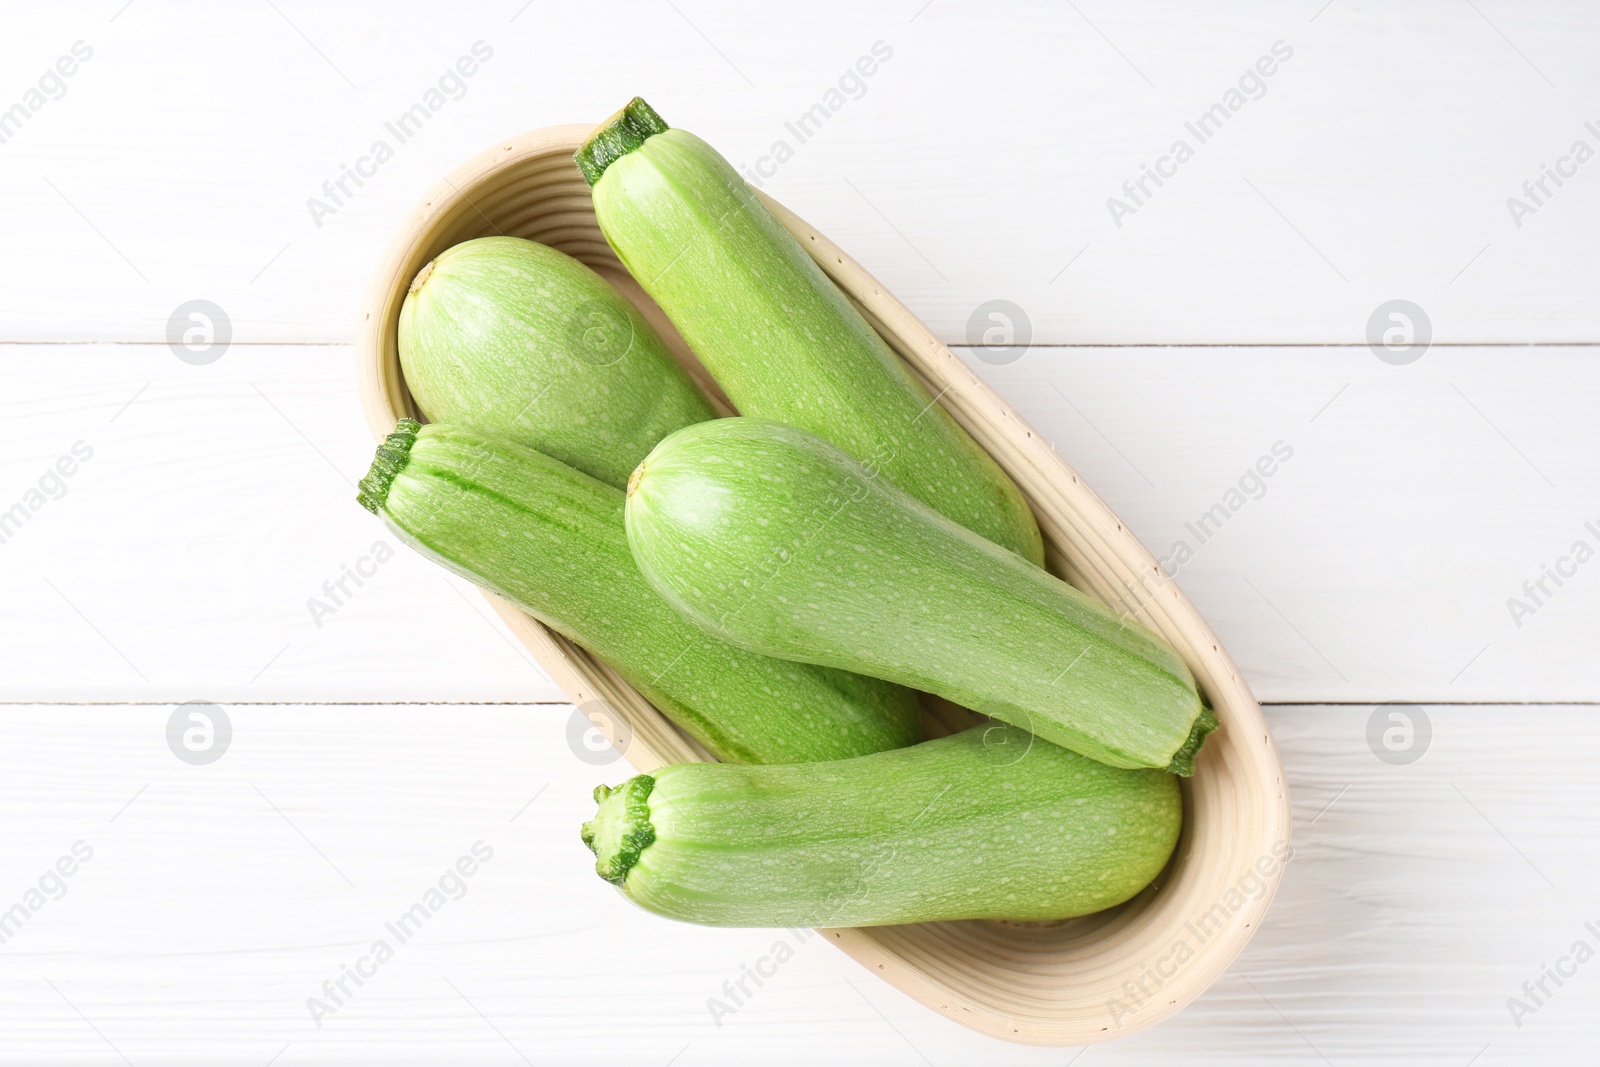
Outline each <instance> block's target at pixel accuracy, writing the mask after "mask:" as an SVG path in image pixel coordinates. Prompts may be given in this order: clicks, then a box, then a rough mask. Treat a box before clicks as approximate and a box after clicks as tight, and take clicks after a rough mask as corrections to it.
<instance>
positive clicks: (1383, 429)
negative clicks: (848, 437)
mask: <svg viewBox="0 0 1600 1067" xmlns="http://www.w3.org/2000/svg"><path fill="white" fill-rule="evenodd" d="M1595 355H1596V353H1595V351H1594V349H1593V348H1588V347H1559V346H1557V347H1532V348H1526V349H1518V350H1505V349H1497V348H1454V347H1435V348H1434V349H1432V350H1431V351H1429V352H1428V353H1427V354H1426V355H1425V356H1424V357H1423V358H1422V359H1421V360H1419V361H1418V362H1416V363H1414V364H1411V365H1410V366H1403V367H1396V366H1390V365H1388V364H1385V363H1382V362H1380V361H1379V360H1377V359H1375V358H1374V357H1373V356H1372V354H1371V353H1370V352H1368V351H1367V349H1365V348H1359V349H1349V348H1300V349H1286V348H1274V347H1267V348H1232V349H1176V348H1035V349H1033V350H1031V351H1029V352H1027V353H1026V354H1025V355H1023V356H1022V357H1021V358H1020V359H1018V360H1017V361H1016V362H1015V363H1012V364H1010V365H1008V366H998V367H991V366H989V365H988V364H985V363H983V362H981V361H978V360H974V366H976V367H978V369H979V370H980V371H982V372H983V373H984V375H985V377H986V378H988V380H989V381H991V382H992V383H993V384H994V385H995V386H996V388H998V389H999V390H1000V391H1001V393H1002V394H1004V395H1005V396H1006V397H1007V398H1008V399H1009V400H1010V401H1011V402H1012V403H1013V404H1015V405H1016V406H1017V408H1018V409H1019V410H1020V411H1021V413H1022V414H1023V416H1024V417H1026V418H1027V419H1028V420H1029V421H1030V422H1032V423H1033V425H1034V426H1035V427H1036V428H1037V429H1038V430H1039V432H1041V433H1042V434H1044V435H1045V437H1046V438H1047V439H1049V440H1050V441H1052V442H1054V443H1055V445H1056V447H1057V449H1058V450H1060V451H1061V452H1062V453H1063V454H1064V455H1066V456H1068V457H1069V458H1070V460H1071V461H1072V462H1073V463H1074V464H1075V465H1076V466H1077V468H1078V470H1079V471H1080V472H1081V473H1082V474H1083V475H1084V477H1086V478H1087V479H1088V480H1089V483H1090V484H1091V485H1093V486H1094V487H1095V488H1096V489H1097V490H1098V491H1099V492H1100V493H1101V494H1102V495H1103V496H1104V497H1105V498H1106V499H1107V501H1108V502H1109V503H1110V504H1111V506H1112V507H1113V508H1114V509H1115V510H1116V511H1117V513H1118V514H1119V515H1121V516H1122V518H1123V520H1124V521H1126V522H1127V523H1129V524H1130V525H1131V527H1132V529H1133V530H1134V531H1135V532H1136V533H1137V534H1139V536H1140V537H1141V538H1142V539H1143V540H1144V542H1145V544H1146V545H1148V546H1149V547H1150V548H1151V550H1152V551H1154V552H1155V553H1156V554H1157V555H1158V556H1165V557H1170V558H1171V559H1172V565H1173V566H1175V567H1177V572H1178V577H1179V579H1180V581H1181V582H1182V584H1183V586H1184V588H1185V589H1186V590H1187V592H1188V593H1189V595H1190V596H1191V597H1193V598H1194V599H1195V601H1196V603H1197V604H1198V605H1199V606H1200V608H1201V610H1202V611H1203V612H1204V613H1205V614H1206V616H1207V617H1208V618H1209V619H1210V621H1211V623H1212V625H1213V626H1214V627H1215V628H1216V629H1217V631H1218V633H1219V634H1220V635H1221V637H1222V638H1223V640H1224V641H1225V642H1227V645H1228V648H1229V649H1230V650H1231V651H1232V653H1233V655H1234V657H1235V658H1236V659H1237V660H1238V661H1239V663H1240V664H1241V666H1242V667H1243V668H1244V669H1245V672H1246V675H1247V677H1248V678H1249V679H1250V681H1251V684H1252V685H1253V686H1254V687H1255V689H1256V692H1257V695H1258V696H1260V697H1261V698H1262V699H1264V700H1268V701H1276V702H1285V701H1299V702H1305V701H1317V700H1336V701H1363V700H1364V701H1374V700H1388V699H1408V700H1436V701H1484V700H1512V701H1520V700H1547V701H1595V700H1600V671H1597V670H1596V668H1595V666H1594V662H1593V658H1592V650H1593V649H1594V648H1595V647H1596V645H1597V643H1600V563H1592V564H1589V565H1585V566H1582V567H1579V566H1577V565H1576V564H1575V563H1574V564H1572V565H1571V566H1569V567H1568V568H1567V569H1571V570H1575V576H1574V577H1572V578H1570V579H1563V584H1562V585H1561V586H1559V587H1558V586H1556V585H1554V584H1553V583H1552V582H1550V581H1549V580H1546V585H1545V589H1546V591H1547V592H1548V593H1549V594H1550V595H1549V596H1548V597H1545V596H1543V595H1540V594H1538V593H1537V591H1535V595H1537V596H1538V598H1539V600H1540V601H1542V603H1541V604H1539V605H1538V606H1537V607H1536V610H1534V611H1533V613H1532V614H1523V613H1521V612H1520V611H1519V612H1518V613H1517V614H1516V615H1515V616H1514V615H1513V612H1512V611H1511V610H1510V609H1508V607H1507V602H1508V600H1510V599H1511V598H1513V597H1515V598H1517V599H1518V600H1519V601H1521V602H1523V603H1526V604H1528V605H1530V606H1533V605H1534V604H1535V601H1534V600H1533V599H1532V598H1530V597H1529V595H1528V594H1527V593H1526V592H1525V591H1524V590H1523V588H1522V585H1523V583H1524V582H1525V581H1530V580H1532V581H1538V580H1540V579H1541V578H1542V576H1543V568H1544V567H1545V566H1546V565H1550V566H1554V565H1556V564H1557V563H1558V561H1559V560H1560V559H1561V558H1562V557H1563V556H1566V555H1568V554H1569V553H1570V551H1571V546H1572V545H1573V543H1574V542H1575V541H1578V540H1580V539H1581V540H1584V541H1586V542H1587V543H1588V544H1590V545H1591V546H1593V547H1600V533H1596V532H1595V531H1594V530H1591V529H1590V528H1589V526H1588V524H1590V523H1593V524H1594V526H1595V529H1596V530H1600V468H1597V467H1596V465H1595V463H1594V462H1593V455H1594V454H1595V452H1596V449H1597V448H1600V434H1597V432H1596V430H1595V424H1594V419H1593V414H1592V413H1593V408H1594V401H1595V399H1596V397H1600V361H1597V360H1596V358H1595ZM65 368H71V370H70V371H67V370H66V369H65ZM0 397H3V398H4V399H0V412H3V413H4V421H5V424H6V425H7V426H8V427H9V429H10V433H11V434H12V446H11V447H10V448H9V449H7V450H6V452H5V453H4V454H3V455H0V493H3V495H0V511H3V509H5V508H9V507H10V506H11V505H12V504H13V503H16V502H19V501H25V499H26V498H27V493H28V490H29V488H30V487H36V486H37V482H38V479H39V478H40V477H41V476H42V475H43V473H44V472H45V471H46V470H47V469H49V468H51V466H52V464H54V463H55V462H56V460H57V459H58V458H59V457H60V456H61V455H63V454H68V453H69V451H70V449H71V447H72V446H73V445H74V444H75V443H77V442H79V441H82V442H83V443H84V446H85V447H88V448H91V449H93V458H91V459H90V460H89V461H87V462H86V463H83V464H81V466H80V467H79V469H78V471H77V473H76V474H74V475H73V476H72V477H71V478H66V479H63V480H62V481H63V482H64V484H65V487H66V490H65V494H64V495H62V496H61V497H60V498H59V499H50V500H47V501H46V502H44V503H43V506H41V507H40V508H39V510H38V511H37V512H36V513H32V514H31V516H30V518H29V519H28V520H27V522H26V524H25V525H22V526H21V528H20V529H17V530H16V531H15V532H14V533H12V535H11V536H10V538H9V539H8V540H7V541H6V542H5V543H3V544H0V558H4V559H5V560H6V563H7V566H5V567H4V568H0V595H4V597H5V598H6V602H7V603H9V604H11V605H14V606H16V608H17V609H18V610H15V611H13V612H9V613H7V614H6V615H5V616H4V617H0V666H3V670H4V672H5V678H6V686H7V691H8V693H9V694H10V699H16V700H129V699H137V700H158V701H159V700H191V699H211V700H245V701H260V700H367V701H409V700H471V701H483V700H489V701H505V700H510V701H526V700H559V699H561V696H560V694H559V693H558V692H557V691H556V690H554V689H553V688H552V687H551V686H550V684H549V683H548V682H547V681H545V680H544V678H543V676H542V675H540V674H539V673H538V671H537V669H536V668H535V667H533V666H532V665H531V662H530V661H529V660H528V659H527V658H526V657H525V656H524V655H523V653H522V651H521V650H520V648H519V647H516V646H514V645H513V644H511V643H510V642H509V640H502V639H501V638H500V637H497V636H496V635H495V634H494V633H490V630H491V629H493V630H496V631H499V629H500V627H499V623H498V622H497V621H495V620H493V616H492V613H491V612H490V611H489V610H488V608H487V606H486V605H484V604H483V603H482V602H481V600H480V599H479V598H478V597H477V596H476V595H475V594H473V593H471V592H470V590H469V589H468V587H467V586H466V585H465V584H463V583H461V582H459V581H457V580H456V579H454V578H451V577H447V576H446V575H444V574H443V572H441V571H440V570H438V569H437V568H435V567H433V566H431V565H428V564H426V563H424V562H423V561H422V560H421V559H420V558H417V557H415V556H414V555H413V554H412V553H411V552H410V551H409V550H407V549H405V548H404V547H403V546H400V545H398V543H396V542H394V539H393V538H392V537H390V536H389V535H388V534H387V532H386V530H385V529H384V528H383V527H382V525H381V524H380V523H379V522H378V521H377V520H376V519H374V518H373V517H372V516H371V515H369V514H368V513H367V512H365V511H363V510H361V508H359V507H358V506H357V505H356V504H355V501H354V489H353V483H354V482H355V481H356V480H358V479H359V478H360V477H361V475H362V473H363V472H364V470H365V469H366V465H367V463H368V462H369V461H370V458H371V441H370V439H369V438H368V437H367V434H366V430H365V426H364V424H363V423H362V421H361V420H360V418H359V417H358V413H357V411H356V401H355V386H354V376H353V374H352V373H351V364H350V351H349V349H348V348H344V347H321V346H250V345H235V346H234V347H233V348H232V349H230V350H229V351H228V352H227V353H226V354H225V355H224V356H223V357H222V358H221V359H219V360H218V361H217V362H216V363H213V364H211V365H209V366H203V367H194V366H189V365H187V364H184V363H182V362H180V361H179V360H177V359H175V358H174V357H173V355H172V353H171V352H170V351H168V349H167V347H166V346H165V345H86V346H76V345H72V346H61V345H49V346H46V345H4V346H0ZM1275 445H1277V446H1279V452H1280V454H1282V453H1284V452H1287V453H1288V454H1289V456H1290V458H1288V459H1286V460H1281V461H1277V460H1274V462H1276V463H1277V465H1276V467H1275V468H1274V473H1273V474H1272V475H1271V476H1270V477H1264V478H1262V477H1259V472H1257V476H1255V477H1246V475H1247V474H1248V473H1249V472H1252V471H1255V470H1256V464H1257V462H1258V461H1259V460H1261V458H1262V457H1264V456H1265V457H1269V458H1270V457H1272V450H1273V448H1274V446H1275ZM1269 466H1270V464H1269ZM1241 478H1245V483H1244V492H1243V493H1240V494H1239V495H1238V496H1236V497H1230V496H1229V494H1230V492H1238V491H1239V488H1240V479H1241ZM52 484H53V483H52ZM35 502H38V500H36V501H35ZM1219 505H1220V506H1221V507H1222V508H1223V511H1222V512H1216V511H1213V510H1212V509H1213V508H1215V507H1217V506H1219ZM1231 505H1237V508H1236V510H1234V511H1228V510H1227V509H1228V508H1229V506H1231ZM1207 515H1209V516H1210V518H1209V520H1206V518H1205V517H1206V516H1207ZM1224 515H1225V516H1226V518H1225V521H1224V520H1223V517H1222V516H1224ZM1191 527H1193V529H1191ZM1196 531H1198V534H1199V535H1204V536H1205V540H1203V541H1202V539H1201V536H1199V535H1197V533H1196ZM379 542H383V543H384V544H385V545H387V546H389V547H390V548H392V549H394V550H396V555H395V556H394V558H393V559H390V560H388V561H387V562H384V563H382V564H381V565H380V564H376V563H370V564H364V565H363V568H364V569H367V570H374V569H375V570H376V574H375V575H374V576H373V577H371V578H370V579H367V580H364V583H363V584H362V585H361V586H359V587H357V586H356V585H355V584H354V582H353V581H351V580H346V581H345V585H344V589H343V591H342V592H341V591H340V590H339V589H338V588H335V589H334V590H333V592H332V593H331V594H330V593H329V591H328V590H326V589H324V587H323V586H324V583H325V582H338V581H340V580H341V578H342V576H343V575H344V574H345V568H346V567H354V566H355V565H356V564H358V563H359V562H360V561H361V559H362V558H363V557H364V556H368V555H371V554H372V549H373V546H374V545H375V544H377V543H379ZM1179 542H1183V543H1185V544H1187V545H1188V546H1189V547H1190V549H1191V550H1192V553H1193V556H1192V558H1190V559H1188V561H1187V562H1180V558H1181V556H1182V553H1181V552H1175V551H1174V545H1176V544H1177V543H1179ZM380 554H382V553H380ZM345 593H348V594H349V595H348V596H345V595H344V594H345ZM313 602H314V603H313ZM1518 623H1520V624H1521V625H1520V626H1519V625H1518Z"/></svg>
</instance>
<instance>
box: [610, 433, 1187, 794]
mask: <svg viewBox="0 0 1600 1067" xmlns="http://www.w3.org/2000/svg"><path fill="white" fill-rule="evenodd" d="M627 528H628V543H629V545H630V547H631V548H632V549H633V556H634V559H635V560H636V561H637V562H638V564H639V568H640V570H642V571H643V572H644V575H645V577H646V578H647V579H648V580H649V581H650V583H651V584H652V585H654V586H655V588H656V589H657V590H659V591H660V592H661V594H662V595H663V596H664V597H665V598H666V599H667V600H668V601H669V602H671V603H672V604H673V605H674V606H675V607H677V608H678V609H679V610H680V611H682V612H683V613H684V614H685V615H687V616H689V617H690V618H691V619H693V620H694V621H695V622H697V623H699V624H700V625H701V626H702V627H704V628H705V629H706V631H707V632H708V633H712V634H715V635H717V636H718V637H721V638H723V639H724V640H727V641H729V642H731V643H733V644H736V645H739V646H741V647H743V648H747V649H750V650H751V651H754V652H761V653H763V654H765V655H769V656H781V657H784V658H786V659H794V660H799V661H802V662H806V663H816V664H822V665H826V666H830V667H837V668H840V669H843V670H850V671H855V672H857V673H860V674H868V675H872V676H873V677H876V678H887V679H889V680H891V681H894V682H898V683H900V684H901V685H906V686H910V687H912V688H914V689H921V690H925V691H927V692H931V693H937V694H938V695H940V696H942V697H946V698H948V699H950V700H953V701H955V702H956V703H957V704H961V705H963V706H965V707H968V708H971V709H973V710H974V711H980V712H983V713H985V714H987V715H991V716H994V717H995V718H998V719H1003V720H1005V721H1007V722H1011V723H1014V724H1016V725H1018V726H1021V727H1023V728H1024V729H1027V730H1031V731H1032V732H1034V733H1036V734H1038V735H1039V736H1040V737H1043V738H1045V739H1047V740H1050V741H1054V742H1055V743H1057V744H1059V745H1064V746H1065V747H1067V748H1070V749H1072V750H1073V751H1076V752H1081V753H1083V754H1084V755H1086V756H1090V757H1092V758H1094V759H1097V760H1100V761H1101V762H1103V763H1107V764H1110V765H1111V766H1114V767H1161V768H1167V769H1169V770H1172V771H1174V772H1176V773H1179V774H1190V773H1192V772H1193V769H1194V768H1193V756H1194V753H1195V751H1196V750H1197V749H1198V747H1199V745H1200V744H1201V742H1202V741H1203V739H1204V737H1205V734H1206V733H1207V732H1208V731H1209V730H1210V729H1212V728H1213V727H1214V726H1215V725H1216V720H1215V718H1214V717H1213V716H1212V715H1211V713H1210V712H1209V711H1208V710H1206V709H1205V708H1204V707H1203V705H1202V703H1201V700H1200V697H1199V694H1198V693H1197V691H1196V688H1195V684H1194V679H1193V678H1192V677H1191V675H1190V673H1189V670H1188V668H1187V667H1186V666H1185V665H1184V663H1183V661H1182V660H1181V659H1179V658H1178V656H1177V654H1176V653H1175V652H1173V650H1172V649H1171V648H1169V647H1168V646H1167V645H1166V644H1164V643H1163V642H1161V641H1160V640H1158V639H1157V638H1156V637H1155V636H1153V635H1152V634H1150V633H1149V632H1148V631H1146V630H1145V629H1143V628H1142V627H1140V626H1138V625H1137V624H1135V623H1133V622H1131V621H1129V620H1127V619H1122V618H1118V617H1117V616H1116V615H1113V614H1112V613H1111V612H1110V611H1108V610H1107V609H1106V608H1105V607H1104V606H1103V605H1101V604H1100V603H1098V602H1097V601H1095V600H1092V599H1091V598H1089V597H1088V596H1086V595H1084V594H1083V593H1081V592H1079V591H1078V590H1076V589H1074V588H1072V587H1071V586H1069V585H1067V584H1066V583H1065V582H1063V581H1061V580H1059V579H1057V578H1055V577H1054V576H1052V575H1050V574H1049V573H1047V572H1046V571H1044V570H1042V569H1040V568H1038V567H1035V566H1034V565H1033V564H1031V563H1028V562H1026V561H1025V560H1023V559H1021V558H1020V557H1018V556H1017V555H1016V554H1014V553H1011V552H1007V551H1005V550H1003V549H1001V548H1000V547H998V546H997V545H995V544H994V543H992V542H990V541H986V540H984V539H983V538H981V537H978V536H976V535H975V534H973V533H971V532H970V531H968V530H965V529H963V528H962V527H960V526H958V525H956V524H955V523H953V522H951V521H950V520H949V519H947V518H945V517H944V516H942V515H940V514H938V513H937V512H935V511H933V510H932V509H931V508H929V507H927V506H926V505H924V504H922V503H920V502H918V501H916V500H913V499H912V498H911V497H910V496H908V495H907V494H905V493H903V492H901V491H900V490H898V489H896V488H895V487H893V486H892V485H889V484H888V483H887V482H886V480H885V479H883V478H881V477H878V476H877V475H876V474H875V472H873V471H870V470H868V469H867V468H866V467H864V466H862V465H861V464H860V463H858V462H856V461H855V460H854V459H852V458H851V457H850V456H847V455H846V454H845V453H844V452H843V451H841V450H840V449H839V448H837V447H835V446H833V445H831V444H829V443H828V442H826V441H823V440H822V439H820V438H817V437H814V436H812V435H811V434H809V433H806V432H805V431H803V430H799V429H796V428H794V427H792V426H785V425H782V424H780V423H776V422H771V421H769V420H766V419H750V418H738V419H718V420H716V421H714V422H707V423H702V424H700V425H698V426H690V427H687V428H686V429H683V430H679V431H678V432H677V433H675V434H673V435H672V436H671V437H668V438H667V439H666V440H664V441H662V442H661V443H660V444H659V445H657V446H656V447H655V449H654V450H653V451H652V452H651V453H650V455H649V456H648V457H647V458H646V459H645V461H644V463H643V464H641V465H640V467H639V469H638V470H637V471H635V472H634V474H633V477H632V479H631V480H630V482H629V488H628V504H627Z"/></svg>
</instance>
